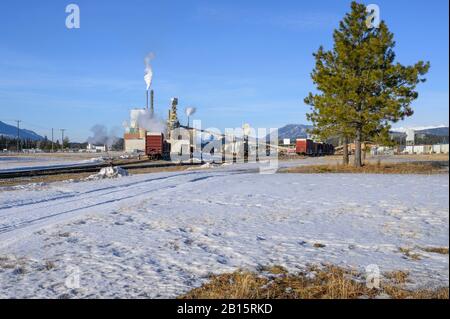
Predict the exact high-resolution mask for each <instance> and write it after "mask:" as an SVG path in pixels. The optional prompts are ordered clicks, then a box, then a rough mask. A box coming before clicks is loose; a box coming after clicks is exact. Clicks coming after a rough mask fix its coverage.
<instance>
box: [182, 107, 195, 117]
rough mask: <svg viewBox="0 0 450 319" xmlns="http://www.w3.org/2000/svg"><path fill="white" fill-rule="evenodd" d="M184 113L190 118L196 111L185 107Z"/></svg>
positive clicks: (193, 108)
mask: <svg viewBox="0 0 450 319" xmlns="http://www.w3.org/2000/svg"><path fill="white" fill-rule="evenodd" d="M184 111H185V112H186V116H191V115H193V114H194V113H195V111H197V109H196V108H195V107H187V108H186V109H185V110H184Z"/></svg>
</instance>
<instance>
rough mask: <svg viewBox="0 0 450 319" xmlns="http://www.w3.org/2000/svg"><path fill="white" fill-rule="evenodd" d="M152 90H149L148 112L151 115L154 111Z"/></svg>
mask: <svg viewBox="0 0 450 319" xmlns="http://www.w3.org/2000/svg"><path fill="white" fill-rule="evenodd" d="M153 95H154V93H153V90H151V91H150V114H151V115H152V116H153V114H154V113H155V108H154V105H153Z"/></svg>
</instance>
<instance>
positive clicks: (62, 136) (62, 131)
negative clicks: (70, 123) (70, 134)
mask: <svg viewBox="0 0 450 319" xmlns="http://www.w3.org/2000/svg"><path fill="white" fill-rule="evenodd" d="M60 130H61V151H63V152H64V131H67V129H65V128H62V129H60Z"/></svg>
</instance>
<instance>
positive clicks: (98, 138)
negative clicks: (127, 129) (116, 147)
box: [87, 124, 120, 148]
mask: <svg viewBox="0 0 450 319" xmlns="http://www.w3.org/2000/svg"><path fill="white" fill-rule="evenodd" d="M91 132H92V133H93V136H90V137H89V138H88V139H87V142H88V143H90V144H97V145H106V146H107V147H108V148H109V147H111V146H112V145H113V144H114V143H115V142H116V141H117V140H118V137H117V136H118V135H119V133H120V129H119V128H118V127H113V128H112V129H110V131H109V132H108V129H107V128H106V126H104V125H101V124H96V125H94V126H93V127H92V128H91Z"/></svg>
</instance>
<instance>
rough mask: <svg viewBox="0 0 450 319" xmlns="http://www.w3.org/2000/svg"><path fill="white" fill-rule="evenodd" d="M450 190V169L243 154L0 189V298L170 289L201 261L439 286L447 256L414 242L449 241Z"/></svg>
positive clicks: (196, 275) (210, 267) (202, 265)
mask: <svg viewBox="0 0 450 319" xmlns="http://www.w3.org/2000/svg"><path fill="white" fill-rule="evenodd" d="M448 191H449V178H448V175H447V174H443V175H432V176H423V175H356V174H353V175H345V174H335V175H334V174H321V175H300V174H272V175H270V174H269V175H264V174H258V173H256V172H255V171H254V170H253V169H252V166H251V165H247V166H245V165H230V166H227V167H224V168H215V169H206V170H199V171H182V172H170V173H169V172H166V173H154V174H143V175H135V176H126V177H122V178H118V179H106V180H95V181H83V182H58V183H52V184H48V185H46V184H43V185H30V186H29V187H20V188H15V189H13V190H8V191H5V190H4V191H0V297H3V298H5V297H6V298H10V297H14V298H15V297H27V298H34V297H48V298H61V297H68V298H108V297H121V298H132V297H138V298H140V297H142V298H148V297H150V298H162V297H169V298H171V297H176V296H178V295H180V294H182V293H184V292H186V291H188V290H190V289H191V288H193V287H197V286H199V285H201V284H202V283H203V282H205V281H206V280H207V278H208V275H209V274H211V273H222V272H231V271H234V270H236V269H238V268H247V269H255V268H256V267H258V265H282V266H285V267H286V268H288V269H289V270H291V271H294V272H295V271H298V270H301V269H302V268H303V267H304V266H305V265H307V264H320V263H334V264H338V265H341V266H347V267H355V268H357V269H359V270H364V269H365V267H366V266H368V265H370V264H376V265H378V267H379V268H380V271H381V272H385V271H391V270H406V271H409V272H410V274H411V279H412V281H413V282H412V283H410V285H411V286H412V287H422V286H426V287H430V286H433V287H434V286H448V280H449V259H448V255H441V254H436V253H427V252H425V251H423V250H421V249H420V248H421V247H422V248H423V247H448V242H449V229H448V223H449V197H448ZM316 243H320V244H322V245H324V247H321V248H317V247H315V246H314V244H316ZM399 248H408V249H412V253H417V254H419V255H420V259H414V258H410V257H408V256H405V254H404V253H402V252H400V251H399ZM78 283H79V285H78Z"/></svg>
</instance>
